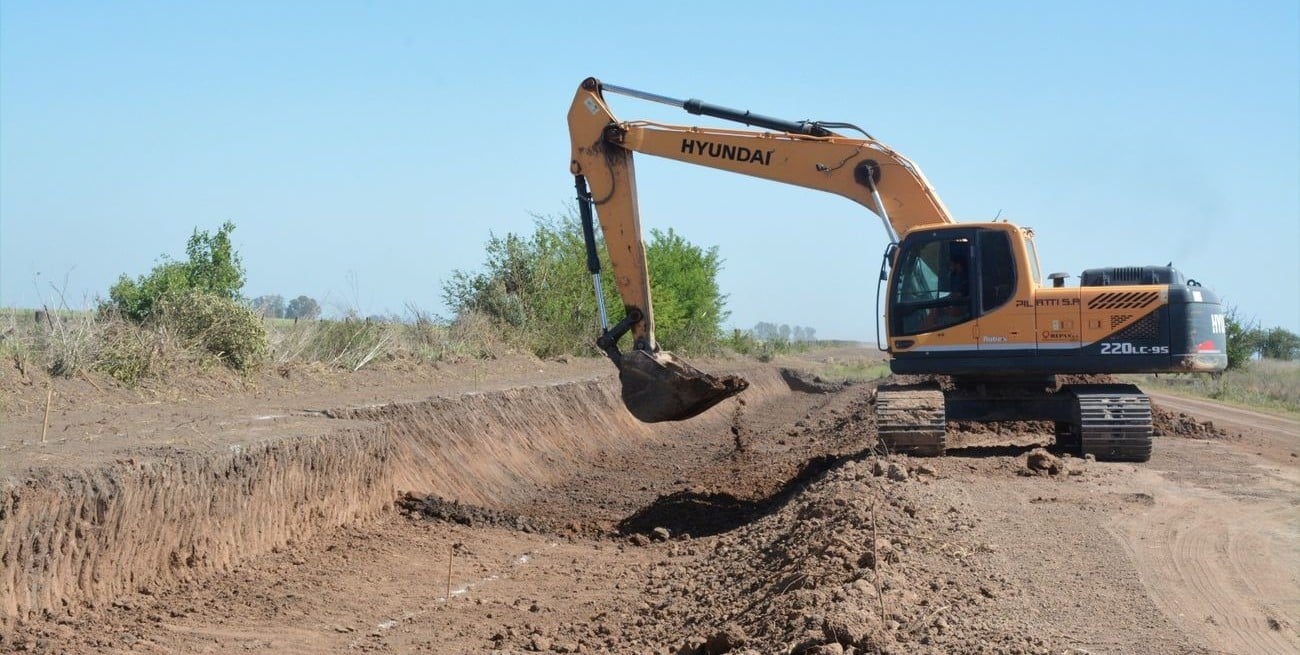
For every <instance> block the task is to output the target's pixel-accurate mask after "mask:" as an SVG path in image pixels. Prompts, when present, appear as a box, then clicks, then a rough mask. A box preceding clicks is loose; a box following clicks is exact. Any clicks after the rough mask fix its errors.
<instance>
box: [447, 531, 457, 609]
mask: <svg viewBox="0 0 1300 655" xmlns="http://www.w3.org/2000/svg"><path fill="white" fill-rule="evenodd" d="M454 549H455V546H454V545H452V544H448V545H447V602H448V603H450V602H451V554H452V551H453V550H454Z"/></svg>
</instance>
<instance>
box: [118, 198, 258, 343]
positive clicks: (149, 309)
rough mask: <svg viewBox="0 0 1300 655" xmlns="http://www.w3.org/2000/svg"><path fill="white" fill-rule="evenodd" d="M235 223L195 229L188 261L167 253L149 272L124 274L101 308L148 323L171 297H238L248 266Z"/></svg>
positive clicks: (228, 298) (188, 245)
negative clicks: (234, 239)
mask: <svg viewBox="0 0 1300 655" xmlns="http://www.w3.org/2000/svg"><path fill="white" fill-rule="evenodd" d="M234 230H235V224H234V223H232V222H230V221H226V222H225V223H223V224H222V225H221V227H220V228H219V229H218V230H217V232H216V234H209V233H208V232H207V231H200V230H198V229H195V230H194V233H193V234H192V235H190V239H189V242H188V243H187V244H186V246H185V254H186V260H185V261H183V262H181V261H174V260H172V259H171V258H170V257H168V256H167V255H166V254H164V255H162V257H161V260H162V261H161V262H160V263H159V264H158V265H157V266H155V267H154V269H153V270H152V271H150V272H149V274H148V275H141V276H140V277H139V278H137V279H135V280H132V279H131V278H129V277H127V276H126V275H125V274H123V275H122V276H121V277H119V278H118V281H117V283H116V284H114V285H113V286H112V287H110V288H109V290H108V297H109V300H108V301H107V302H105V303H103V304H101V306H100V307H101V309H107V310H112V311H116V312H118V313H120V314H121V315H122V316H125V317H126V318H129V319H131V320H133V321H135V322H137V323H140V322H144V321H145V320H146V319H148V318H149V317H151V316H152V315H153V314H154V313H155V311H156V310H157V308H158V306H159V304H160V303H161V302H162V301H164V300H166V299H168V298H175V297H179V296H182V295H186V294H188V292H190V291H200V292H203V293H207V294H211V295H213V296H216V297H218V298H222V299H225V300H231V301H234V300H238V299H239V297H240V296H239V292H240V290H241V289H243V288H244V267H243V263H242V262H241V261H240V257H239V253H237V252H236V251H235V249H234V246H233V245H232V244H231V241H230V233H231V232H233V231H234Z"/></svg>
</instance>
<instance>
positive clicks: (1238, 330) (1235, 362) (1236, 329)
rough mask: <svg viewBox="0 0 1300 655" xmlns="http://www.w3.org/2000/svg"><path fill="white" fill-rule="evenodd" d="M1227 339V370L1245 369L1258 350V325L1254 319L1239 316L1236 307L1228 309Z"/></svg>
mask: <svg viewBox="0 0 1300 655" xmlns="http://www.w3.org/2000/svg"><path fill="white" fill-rule="evenodd" d="M1226 322H1227V330H1228V334H1227V338H1228V370H1237V369H1243V368H1246V366H1247V365H1248V364H1250V358H1251V355H1254V354H1255V351H1256V350H1258V349H1259V341H1260V338H1259V337H1260V330H1259V324H1258V323H1257V322H1256V321H1255V320H1254V319H1246V318H1243V317H1242V316H1241V313H1240V312H1238V311H1237V308H1236V307H1229V308H1228V314H1227V318H1226Z"/></svg>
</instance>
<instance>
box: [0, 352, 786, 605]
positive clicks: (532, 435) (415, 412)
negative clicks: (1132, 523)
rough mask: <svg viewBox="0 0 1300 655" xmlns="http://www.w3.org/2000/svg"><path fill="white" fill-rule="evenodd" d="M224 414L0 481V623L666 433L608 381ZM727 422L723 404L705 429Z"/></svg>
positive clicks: (521, 481)
mask: <svg viewBox="0 0 1300 655" xmlns="http://www.w3.org/2000/svg"><path fill="white" fill-rule="evenodd" d="M747 375H749V376H750V377H751V378H752V379H751V382H752V383H753V386H752V388H751V390H750V391H749V392H748V394H747V395H748V397H749V398H750V399H751V401H758V402H761V401H762V400H764V399H766V398H768V397H770V396H771V395H772V394H774V393H781V392H783V391H785V385H784V384H783V383H782V382H781V381H780V379H779V377H778V376H777V374H776V373H775V372H774V371H770V370H768V369H767V368H766V367H755V368H754V369H753V370H752V371H748V372H747ZM249 409H250V408H249V407H247V406H245V407H240V408H238V410H239V411H242V412H245V413H247V412H248V410H249ZM225 418H226V420H227V421H228V423H227V427H228V428H229V427H233V428H235V429H233V430H232V429H226V430H213V431H212V432H211V436H208V437H205V439H204V441H203V442H201V443H200V444H199V445H198V446H197V447H194V446H189V445H188V444H179V443H175V442H170V443H154V444H150V443H148V441H147V440H145V441H144V443H142V444H138V445H133V446H130V447H127V448H124V449H121V450H119V451H117V452H116V453H114V455H113V456H112V457H111V459H108V460H107V461H103V462H101V463H99V464H94V463H90V462H93V458H88V457H87V458H83V459H85V460H88V461H87V463H85V464H83V465H79V466H78V465H73V466H62V467H55V466H50V465H45V466H36V467H33V468H29V469H27V470H25V471H23V472H22V474H21V475H12V476H10V477H7V478H6V479H4V480H2V481H0V555H2V556H0V563H3V570H2V571H0V599H3V603H0V621H6V622H10V621H14V620H17V619H25V618H32V617H37V616H53V617H58V616H61V615H63V614H65V613H74V614H75V613H76V612H77V611H78V609H79V608H82V607H101V606H104V605H105V604H107V603H110V602H111V601H112V600H113V599H115V598H117V597H119V596H121V595H122V594H125V593H133V592H137V591H139V590H141V589H145V590H150V589H156V588H166V587H169V586H173V585H175V584H177V583H179V582H184V581H187V580H192V579H196V578H201V577H203V576H205V575H209V574H211V573H213V572H217V571H228V570H230V569H231V568H232V567H233V566H234V565H235V564H237V563H238V562H240V561H242V560H244V559H245V558H247V557H249V556H252V555H256V554H259V553H265V552H269V551H271V550H272V549H275V548H279V547H283V546H284V545H286V544H287V543H290V542H293V541H301V540H306V539H310V538H312V537H313V536H315V535H316V534H318V533H319V532H320V531H322V530H327V529H331V528H337V527H339V526H343V525H349V524H354V523H358V522H365V521H368V520H372V519H374V518H375V517H376V516H378V515H379V514H380V513H382V512H384V511H386V510H388V509H389V508H391V506H392V503H393V500H394V499H395V498H397V496H398V495H399V492H401V491H405V490H417V491H420V492H422V493H433V494H437V495H440V496H442V497H445V498H449V499H454V500H458V501H461V502H469V503H475V504H500V503H505V502H510V501H514V500H518V498H519V497H520V493H521V490H524V489H526V488H532V487H533V486H536V485H544V484H548V483H551V482H553V481H555V480H559V479H564V478H567V477H570V476H572V475H573V474H574V472H575V471H577V470H579V469H580V468H582V467H584V466H585V465H586V460H587V458H588V457H589V456H590V455H591V454H593V453H595V452H597V451H600V450H602V449H617V448H620V447H622V446H623V445H625V444H626V443H627V442H629V441H635V440H644V439H653V438H655V437H656V436H657V435H658V434H659V433H661V432H663V431H664V430H665V428H661V429H658V431H656V429H655V428H653V427H651V426H647V425H645V424H642V423H639V422H637V421H636V420H635V419H633V418H632V417H631V416H629V415H628V414H627V412H626V411H624V410H623V408H622V403H621V401H620V400H619V397H618V391H617V388H616V385H614V384H613V383H612V382H611V380H609V379H607V378H606V379H599V380H593V381H583V382H567V383H561V384H555V385H545V386H532V387H521V388H511V389H502V390H496V391H486V392H469V393H464V394H459V395H456V396H452V397H435V398H429V399H426V400H418V401H411V402H404V403H397V404H387V405H372V406H367V407H340V408H337V409H330V410H324V411H314V410H313V411H306V410H299V411H296V412H292V413H290V414H280V415H270V416H264V417H262V416H252V417H246V416H238V415H237V416H233V417H225ZM259 419H260V420H259ZM725 420H726V417H725V416H719V415H717V414H716V413H715V414H713V415H710V416H709V417H705V418H701V419H698V420H697V421H696V423H700V424H715V423H720V422H722V421H725ZM244 426H256V431H253V429H252V428H248V431H245V430H241V429H239V428H241V427H244ZM268 427H269V428H272V429H271V430H267V428H268ZM666 429H667V430H672V429H676V428H666ZM263 430H266V431H263ZM47 445H48V444H47ZM79 445H81V444H78V443H76V442H71V443H69V442H62V443H61V444H58V445H56V446H54V447H52V448H43V449H38V450H31V449H29V450H28V451H27V453H28V454H29V455H36V456H41V455H45V454H46V453H48V452H49V451H50V450H53V449H55V448H58V447H59V446H67V447H69V448H76V447H77V446H79ZM90 446H91V447H102V445H101V444H93V443H91V444H90ZM223 446H224V447H223ZM70 459H72V460H73V461H76V458H70ZM38 461H39V460H38ZM12 465H13V463H12V462H10V466H12Z"/></svg>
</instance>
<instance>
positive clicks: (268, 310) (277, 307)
mask: <svg viewBox="0 0 1300 655" xmlns="http://www.w3.org/2000/svg"><path fill="white" fill-rule="evenodd" d="M253 309H254V310H255V311H257V312H260V313H261V314H262V316H265V317H267V318H284V312H285V304H284V296H281V295H279V294H271V295H266V296H258V297H256V298H254V299H253Z"/></svg>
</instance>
